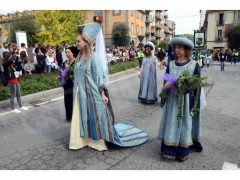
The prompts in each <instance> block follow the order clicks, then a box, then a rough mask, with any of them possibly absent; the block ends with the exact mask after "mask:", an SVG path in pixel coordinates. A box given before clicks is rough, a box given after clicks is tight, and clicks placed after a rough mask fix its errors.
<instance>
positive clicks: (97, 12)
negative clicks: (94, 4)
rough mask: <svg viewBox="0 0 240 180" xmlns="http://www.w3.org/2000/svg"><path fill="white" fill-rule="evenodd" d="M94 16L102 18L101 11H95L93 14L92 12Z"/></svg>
mask: <svg viewBox="0 0 240 180" xmlns="http://www.w3.org/2000/svg"><path fill="white" fill-rule="evenodd" d="M94 15H95V16H102V11H95V12H94Z"/></svg>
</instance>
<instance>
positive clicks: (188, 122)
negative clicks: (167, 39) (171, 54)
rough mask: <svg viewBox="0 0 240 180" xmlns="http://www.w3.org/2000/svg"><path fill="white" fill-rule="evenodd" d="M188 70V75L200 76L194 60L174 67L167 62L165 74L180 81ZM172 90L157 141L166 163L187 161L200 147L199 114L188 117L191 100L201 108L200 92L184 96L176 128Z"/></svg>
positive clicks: (176, 112)
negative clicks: (175, 160) (168, 161)
mask: <svg viewBox="0 0 240 180" xmlns="http://www.w3.org/2000/svg"><path fill="white" fill-rule="evenodd" d="M185 70H188V72H189V73H190V74H191V75H194V74H196V75H199V76H200V71H201V70H200V66H199V65H198V63H197V62H196V61H194V60H189V61H187V62H185V63H177V62H176V61H175V60H174V61H170V63H169V65H168V67H167V70H166V73H169V74H170V75H173V76H175V77H179V76H180V75H182V73H183V72H184V71H185ZM176 91H177V90H176V89H172V91H171V95H170V96H168V97H167V99H166V101H165V105H164V107H163V114H162V118H161V123H160V128H159V132H158V138H159V139H160V140H161V141H162V144H161V154H162V156H163V157H164V158H167V159H177V160H180V161H184V160H185V159H187V158H188V155H189V152H192V151H196V152H201V151H202V146H201V144H200V127H201V113H199V114H197V115H191V109H192V108H193V106H194V100H195V99H194V96H199V101H198V107H199V106H200V93H201V92H200V91H195V92H194V94H192V93H185V94H184V98H183V118H182V120H181V122H180V124H179V126H178V125H177V123H176V122H177V114H178V105H177V93H176Z"/></svg>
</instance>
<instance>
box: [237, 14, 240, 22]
mask: <svg viewBox="0 0 240 180" xmlns="http://www.w3.org/2000/svg"><path fill="white" fill-rule="evenodd" d="M237 22H240V11H238V12H237Z"/></svg>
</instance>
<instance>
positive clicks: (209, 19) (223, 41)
mask: <svg viewBox="0 0 240 180" xmlns="http://www.w3.org/2000/svg"><path fill="white" fill-rule="evenodd" d="M236 23H240V11H239V10H207V11H206V13H205V19H204V23H203V26H202V27H201V30H202V31H205V40H206V47H207V49H213V48H228V44H227V37H226V33H227V31H228V29H229V28H230V27H231V26H232V25H234V24H236Z"/></svg>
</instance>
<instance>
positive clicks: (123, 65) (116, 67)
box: [109, 59, 138, 74]
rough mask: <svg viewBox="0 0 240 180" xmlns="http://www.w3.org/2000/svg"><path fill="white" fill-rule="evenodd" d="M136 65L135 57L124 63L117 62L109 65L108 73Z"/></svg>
mask: <svg viewBox="0 0 240 180" xmlns="http://www.w3.org/2000/svg"><path fill="white" fill-rule="evenodd" d="M137 66H138V61H137V60H136V59H135V60H133V61H128V62H124V63H118V64H115V65H110V67H109V74H114V73H117V72H121V71H125V70H128V69H132V68H135V67H137Z"/></svg>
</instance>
